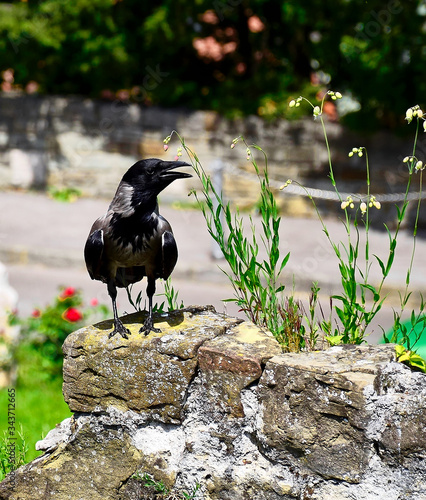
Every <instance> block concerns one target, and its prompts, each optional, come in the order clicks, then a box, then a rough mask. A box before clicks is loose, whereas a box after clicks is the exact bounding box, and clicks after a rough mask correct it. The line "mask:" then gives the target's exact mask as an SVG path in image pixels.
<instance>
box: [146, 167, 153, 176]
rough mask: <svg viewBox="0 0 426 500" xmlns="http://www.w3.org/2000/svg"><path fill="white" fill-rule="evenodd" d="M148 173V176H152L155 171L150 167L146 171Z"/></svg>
mask: <svg viewBox="0 0 426 500" xmlns="http://www.w3.org/2000/svg"><path fill="white" fill-rule="evenodd" d="M146 173H147V174H148V175H152V174H153V173H154V169H153V168H152V167H149V168H147V169H146Z"/></svg>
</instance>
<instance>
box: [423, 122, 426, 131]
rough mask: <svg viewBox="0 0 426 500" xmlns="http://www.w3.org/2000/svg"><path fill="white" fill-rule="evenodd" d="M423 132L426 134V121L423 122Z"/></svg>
mask: <svg viewBox="0 0 426 500" xmlns="http://www.w3.org/2000/svg"><path fill="white" fill-rule="evenodd" d="M423 130H424V131H425V132H426V120H425V121H424V122H423Z"/></svg>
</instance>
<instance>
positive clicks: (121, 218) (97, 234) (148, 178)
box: [84, 158, 192, 338]
mask: <svg viewBox="0 0 426 500" xmlns="http://www.w3.org/2000/svg"><path fill="white" fill-rule="evenodd" d="M189 166H190V165H189V164H188V163H185V162H182V161H162V160H159V159H157V158H151V159H148V160H141V161H138V162H137V163H135V164H134V165H133V166H132V167H130V168H129V170H128V171H127V172H126V173H125V174H124V176H123V178H122V179H121V182H120V184H119V185H118V188H117V192H116V193H115V196H114V198H113V200H112V202H111V204H110V206H109V208H108V211H107V213H106V214H105V215H103V216H102V217H99V219H97V220H96V221H95V222H94V224H93V226H92V229H91V230H90V234H89V237H88V238H87V242H86V246H85V247H84V259H85V261H86V267H87V270H88V271H89V274H90V277H91V278H92V279H94V280H99V281H102V282H103V283H106V284H107V287H108V294H109V296H110V297H111V300H112V310H113V313H114V330H113V331H112V332H111V333H110V335H109V337H110V338H111V337H112V336H113V335H115V334H116V333H119V334H120V335H121V336H122V337H124V338H127V334H129V333H130V332H129V330H128V329H127V328H126V327H125V326H124V325H123V323H122V322H121V321H120V319H119V318H118V314H117V305H116V298H117V287H127V286H128V285H130V284H131V283H136V282H138V281H140V280H141V279H142V278H143V277H144V276H146V277H147V280H148V286H147V289H146V293H147V296H148V301H149V311H148V317H147V319H146V321H145V322H144V325H143V326H142V328H141V329H140V332H144V333H145V335H148V334H149V333H150V332H151V331H154V332H159V331H160V330H159V329H158V328H154V324H153V319H152V297H153V295H154V293H155V280H156V279H157V278H163V279H167V278H168V277H169V276H170V274H171V273H172V271H173V269H174V267H175V264H176V261H177V256H178V251H177V246H176V242H175V239H174V236H173V232H172V228H171V227H170V224H169V223H168V222H167V220H166V219H165V218H164V217H162V216H161V215H160V214H159V213H158V201H157V195H158V194H159V193H160V192H161V191H162V190H163V189H164V188H166V187H167V186H168V185H169V184H170V183H171V182H173V181H174V180H175V179H184V178H186V177H192V176H191V174H186V173H183V172H177V171H175V170H174V169H175V168H178V167H189Z"/></svg>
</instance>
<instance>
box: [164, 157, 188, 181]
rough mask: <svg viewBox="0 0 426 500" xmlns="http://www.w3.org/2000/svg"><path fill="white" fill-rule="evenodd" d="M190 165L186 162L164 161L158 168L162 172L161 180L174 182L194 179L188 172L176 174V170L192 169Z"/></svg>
mask: <svg viewBox="0 0 426 500" xmlns="http://www.w3.org/2000/svg"><path fill="white" fill-rule="evenodd" d="M190 166H191V165H190V164H189V163H185V162H184V161H162V162H161V163H160V164H159V165H158V168H159V169H160V170H161V172H160V178H161V179H167V180H169V181H174V180H175V179H186V178H187V177H192V175H191V174H187V173H186V172H176V171H175V170H174V169H175V168H179V167H190Z"/></svg>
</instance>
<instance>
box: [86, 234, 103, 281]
mask: <svg viewBox="0 0 426 500" xmlns="http://www.w3.org/2000/svg"><path fill="white" fill-rule="evenodd" d="M103 253H104V232H103V231H102V229H97V230H96V231H93V233H91V234H90V235H89V237H88V238H87V241H86V245H85V247H84V260H85V261H86V267H87V270H88V271H89V275H90V277H91V278H92V280H102V281H103V278H104V277H103V276H102V275H101V267H102V256H103Z"/></svg>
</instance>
